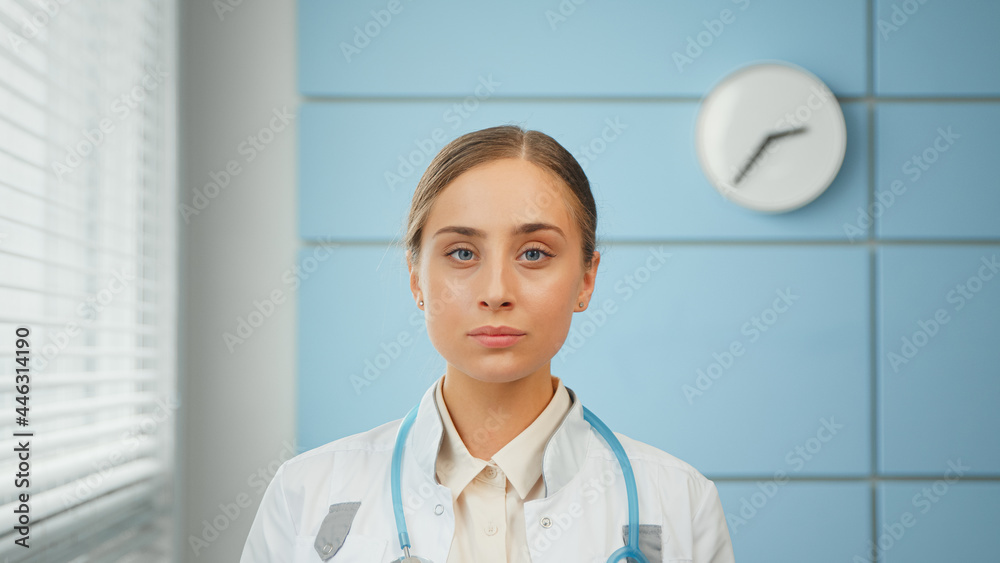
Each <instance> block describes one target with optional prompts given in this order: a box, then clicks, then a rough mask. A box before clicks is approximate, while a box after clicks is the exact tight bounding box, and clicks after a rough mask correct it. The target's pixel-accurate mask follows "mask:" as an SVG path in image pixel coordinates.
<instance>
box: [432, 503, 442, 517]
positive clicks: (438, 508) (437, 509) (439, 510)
mask: <svg viewBox="0 0 1000 563" xmlns="http://www.w3.org/2000/svg"><path fill="white" fill-rule="evenodd" d="M434 514H437V515H438V516H441V515H442V514H444V507H443V506H441V505H440V504H439V505H437V506H435V507H434Z"/></svg>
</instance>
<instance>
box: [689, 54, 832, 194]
mask: <svg viewBox="0 0 1000 563" xmlns="http://www.w3.org/2000/svg"><path fill="white" fill-rule="evenodd" d="M695 146H696V149H697V152H698V160H699V162H700V163H701V168H702V170H703V171H704V173H705V176H706V177H707V178H708V179H709V181H710V182H711V183H712V185H713V186H714V187H715V189H716V190H718V191H719V193H721V194H722V195H723V196H724V197H726V198H727V199H729V200H731V201H733V202H735V203H737V204H739V205H742V206H743V207H747V208H750V209H754V210H757V211H767V212H782V211H791V210H793V209H797V208H799V207H802V206H803V205H805V204H807V203H809V202H811V201H812V200H814V199H816V198H817V197H819V195H820V194H822V193H823V191H824V190H826V188H827V186H829V185H830V183H831V182H833V179H834V178H835V177H836V176H837V172H838V171H839V170H840V166H841V164H842V163H843V162H844V153H845V151H846V147H847V128H846V126H845V124H844V114H843V112H842V111H841V109H840V104H838V103H837V98H836V97H835V96H834V95H833V93H832V92H831V91H830V89H829V88H827V87H826V85H825V84H823V82H822V81H821V80H820V79H819V78H816V76H814V75H813V74H812V73H810V72H808V71H806V70H805V69H802V68H800V67H798V66H795V65H792V64H790V63H785V62H770V61H769V62H763V63H756V64H752V65H749V66H745V67H742V68H739V69H737V70H736V71H734V72H733V73H731V74H729V75H728V76H726V77H725V78H723V79H722V80H721V81H720V82H719V83H718V84H716V85H715V86H714V87H713V88H712V90H711V91H710V92H709V93H708V95H707V96H705V98H704V99H703V100H702V102H701V108H700V109H699V111H698V119H697V123H696V126H695Z"/></svg>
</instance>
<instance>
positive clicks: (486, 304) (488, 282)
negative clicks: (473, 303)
mask: <svg viewBox="0 0 1000 563" xmlns="http://www.w3.org/2000/svg"><path fill="white" fill-rule="evenodd" d="M484 262H485V263H484V264H483V265H482V269H481V270H480V274H481V275H482V278H483V287H482V300H481V301H480V302H479V307H480V308H486V309H490V310H493V311H498V310H500V309H509V308H511V307H513V306H514V297H513V295H512V288H513V285H512V280H511V276H512V275H514V272H513V268H512V267H510V265H509V264H507V262H506V261H505V260H503V259H493V260H485V261H484Z"/></svg>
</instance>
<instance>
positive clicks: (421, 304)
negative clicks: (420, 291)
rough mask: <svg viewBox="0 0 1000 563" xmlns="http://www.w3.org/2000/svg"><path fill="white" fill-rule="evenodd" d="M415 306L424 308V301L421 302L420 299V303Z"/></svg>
mask: <svg viewBox="0 0 1000 563" xmlns="http://www.w3.org/2000/svg"><path fill="white" fill-rule="evenodd" d="M417 305H419V306H421V307H423V306H424V300H423V299H421V300H420V303H417Z"/></svg>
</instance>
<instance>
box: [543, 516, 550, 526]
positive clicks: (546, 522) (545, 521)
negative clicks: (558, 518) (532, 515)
mask: <svg viewBox="0 0 1000 563" xmlns="http://www.w3.org/2000/svg"><path fill="white" fill-rule="evenodd" d="M541 524H542V527H543V528H551V527H552V519H551V518H549V517H547V516H546V517H545V518H542V522H541Z"/></svg>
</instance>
